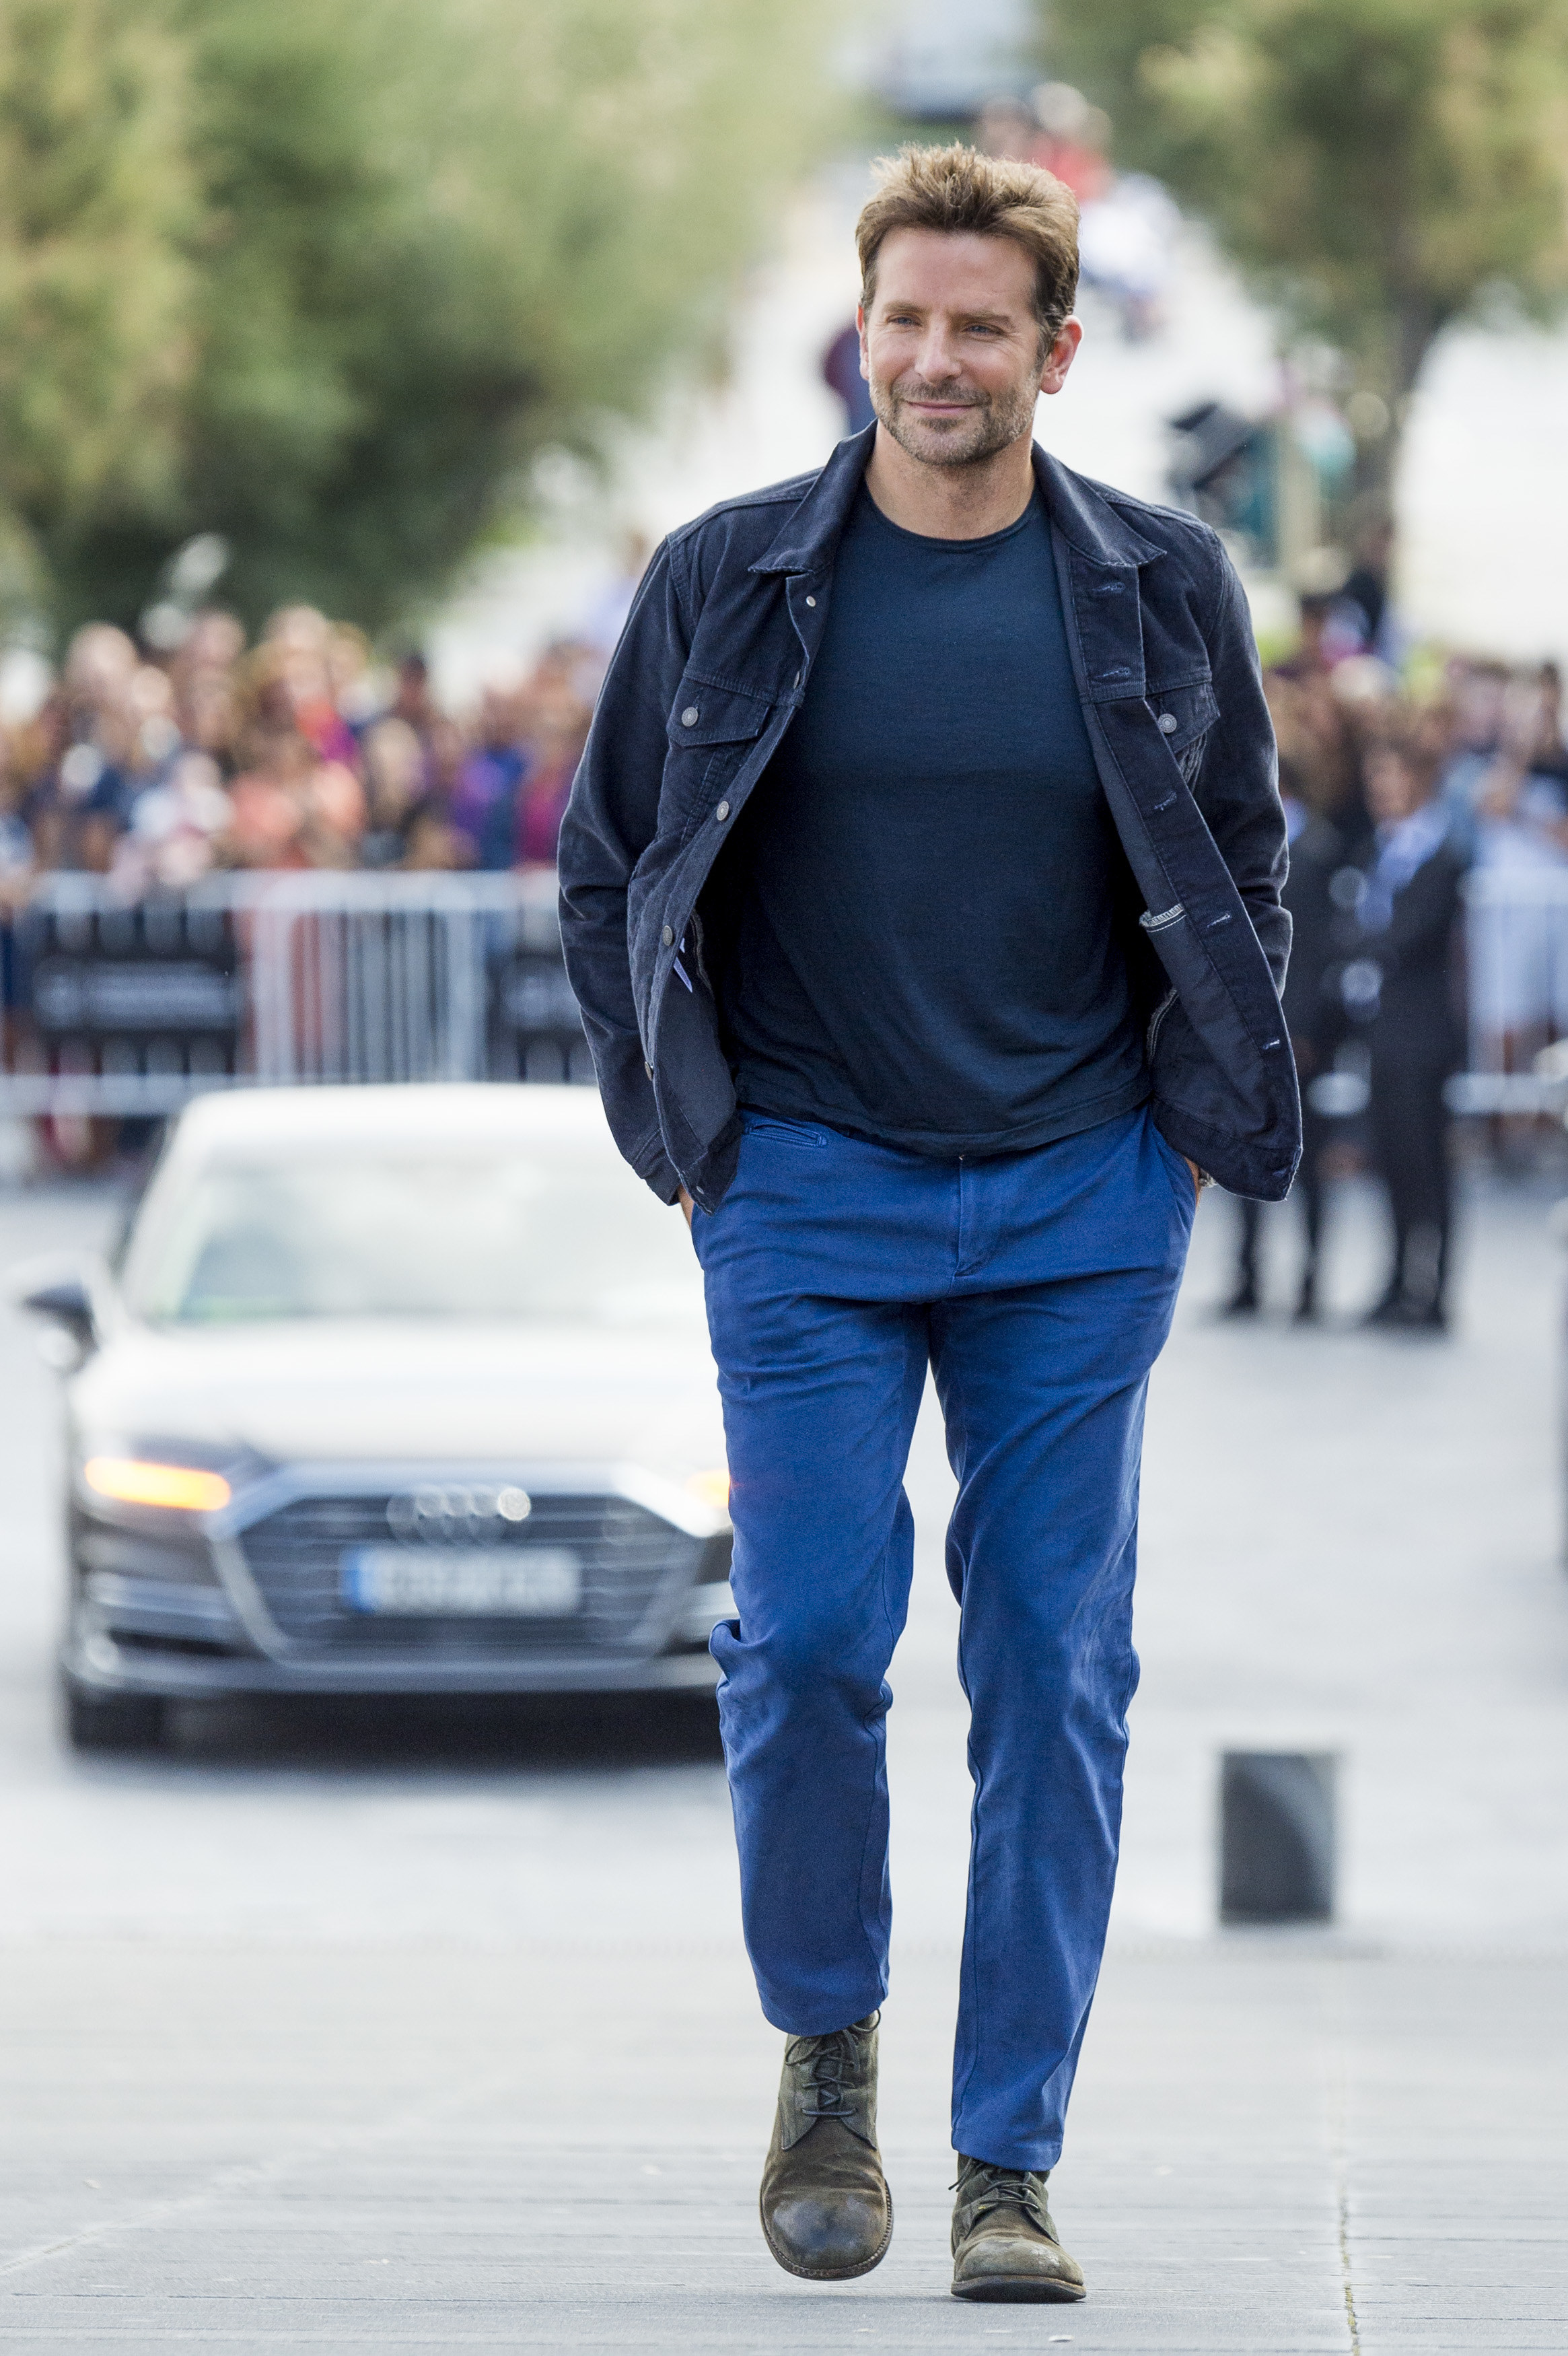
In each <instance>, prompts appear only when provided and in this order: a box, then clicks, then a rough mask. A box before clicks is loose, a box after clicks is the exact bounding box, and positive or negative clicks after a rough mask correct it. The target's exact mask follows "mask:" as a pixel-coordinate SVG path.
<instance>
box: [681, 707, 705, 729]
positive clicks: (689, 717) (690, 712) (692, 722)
mask: <svg viewBox="0 0 1568 2356" xmlns="http://www.w3.org/2000/svg"><path fill="white" fill-rule="evenodd" d="M701 717H702V714H701V713H700V712H699V710H698V708H697V706H696V704H695V703H688V705H687V707H686V710H685V711H684V712H682V713H681V715H680V724H681V726H682V727H683V728H695V727H696V725H697V723H698V722H699V720H700V719H701Z"/></svg>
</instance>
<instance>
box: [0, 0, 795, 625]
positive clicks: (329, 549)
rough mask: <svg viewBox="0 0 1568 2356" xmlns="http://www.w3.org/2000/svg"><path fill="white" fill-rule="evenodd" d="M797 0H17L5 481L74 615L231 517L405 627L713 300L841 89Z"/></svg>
mask: <svg viewBox="0 0 1568 2356" xmlns="http://www.w3.org/2000/svg"><path fill="white" fill-rule="evenodd" d="M821 21H822V20H821V16H820V14H819V13H818V11H817V9H816V7H815V6H814V5H805V6H804V7H801V6H792V7H790V8H784V9H781V8H778V7H777V6H775V5H773V0H442V5H439V6H432V5H430V0H0V75H3V82H0V502H3V504H4V508H5V510H6V511H8V512H7V514H6V515H5V518H4V521H5V522H6V523H8V525H9V531H10V541H11V545H12V548H13V550H17V549H21V550H25V551H26V552H27V553H28V555H29V557H30V560H31V562H32V567H33V573H34V578H35V580H36V581H37V583H38V584H41V589H42V594H43V595H44V597H45V599H46V601H47V603H48V605H49V606H50V607H51V609H52V611H53V613H54V615H55V616H56V618H57V619H58V620H59V622H60V623H61V624H62V625H63V626H69V625H70V624H71V623H72V622H74V621H75V620H77V619H79V618H80V617H81V616H85V615H87V614H94V613H97V614H108V615H111V616H114V617H116V618H119V619H122V620H130V619H133V617H134V616H135V615H136V614H137V613H138V612H139V611H140V609H141V607H142V606H143V605H144V604H145V603H146V601H147V599H148V597H149V596H150V595H151V594H152V593H153V590H154V587H155V583H156V580H157V576H158V573H159V571H160V568H161V567H162V566H163V565H164V564H165V562H166V561H167V559H168V557H169V555H170V553H171V552H172V550H173V549H174V548H175V547H176V546H177V545H178V544H179V543H180V542H181V541H183V540H184V539H186V538H187V536H189V535H190V534H192V533H194V532H197V531H218V532H220V533H222V534H223V535H224V537H225V538H226V539H227V540H228V541H229V542H230V544H231V546H232V548H233V551H234V560H233V564H232V568H231V571H230V573H229V574H228V575H227V576H226V578H225V580H224V583H223V594H224V595H225V596H226V597H228V598H229V599H231V600H232V601H233V602H235V603H236V604H237V605H239V606H240V609H241V610H242V611H243V612H245V613H246V614H247V615H248V616H250V617H251V618H254V617H255V616H258V615H259V614H260V613H261V612H262V611H264V610H265V609H266V608H267V607H268V606H269V605H272V604H275V603H277V602H279V601H280V600H282V599H284V598H293V597H306V598H310V599H313V600H315V601H317V602H319V603H321V604H323V605H326V606H328V607H329V608H330V609H331V610H333V611H335V612H337V613H340V614H345V615H348V616H353V617H354V618H357V619H358V620H359V621H361V622H363V623H365V624H367V625H368V626H371V627H373V628H375V627H379V626H383V625H385V624H386V623H387V622H388V621H389V620H390V619H392V618H394V617H395V616H397V615H398V614H399V613H400V612H403V611H406V610H407V608H408V606H409V605H410V602H411V600H413V599H417V598H418V597H420V596H421V595H423V594H428V593H430V592H431V591H432V590H435V589H437V588H439V587H440V586H441V584H443V581H444V580H446V579H447V578H449V577H450V575H451V573H452V571H453V567H454V566H455V565H456V564H458V563H459V562H461V561H462V559H463V558H464V555H465V554H466V553H467V552H468V551H469V550H470V549H471V548H472V547H473V546H474V544H475V540H476V539H477V538H478V537H479V535H480V534H481V533H482V532H483V531H484V530H485V529H486V527H487V526H488V525H489V524H490V523H491V522H492V521H493V520H494V519H495V518H496V516H497V514H499V513H501V512H503V511H505V510H506V509H507V508H508V507H512V506H515V505H516V504H517V500H518V498H519V497H520V491H519V485H520V483H521V481H522V479H523V473H524V470H525V468H526V464H527V461H528V458H529V456H530V455H532V454H533V453H534V452H535V451H537V450H538V449H539V447H540V446H541V444H545V443H547V442H551V441H559V440H566V441H577V442H581V443H583V444H588V443H590V442H591V441H592V435H593V432H594V428H595V424H596V422H597V421H600V420H602V419H603V417H605V416H609V415H623V416H624V415H628V414H636V413H638V412H640V411H641V410H643V409H644V408H645V405H646V403H647V402H648V400H649V398H650V396H651V394H652V393H653V392H654V391H655V390H656V387H657V385H658V383H659V381H660V380H661V377H662V374H663V372H664V370H665V369H666V368H667V364H668V362H669V360H670V359H671V358H672V356H673V355H675V354H676V353H677V352H679V351H681V350H682V349H688V348H691V347H692V345H693V344H694V342H696V341H698V340H699V339H700V338H701V337H703V336H704V335H705V334H707V333H709V331H710V330H711V329H712V327H714V325H715V323H716V321H717V318H718V316H719V315H720V308H721V305H722V300H723V295H724V293H725V290H726V289H727V287H728V285H729V284H730V283H731V280H732V277H733V273H734V271H735V268H736V266H737V265H738V264H739V263H740V262H741V261H742V260H743V259H744V258H745V257H746V256H747V254H748V253H749V252H752V251H753V250H754V248H755V246H756V244H757V242H758V241H759V240H761V239H765V236H766V233H767V226H768V217H769V212H770V209H771V208H772V207H773V205H774V204H775V203H776V200H777V198H778V196H779V193H780V191H781V188H782V187H783V186H784V183H785V181H786V180H787V177H788V176H789V175H790V174H791V172H793V171H794V170H795V169H797V168H798V166H799V165H800V163H801V161H802V160H803V157H804V155H805V154H806V153H807V152H808V150H809V146H810V144H811V141H812V138H813V136H814V134H815V131H816V126H817V123H818V122H819V118H820V113H821V107H822V100H821V97H820V93H819V91H818V87H817V83H816V54H817V50H818V48H819V45H820V28H821Z"/></svg>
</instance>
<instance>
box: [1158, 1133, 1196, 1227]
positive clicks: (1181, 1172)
mask: <svg viewBox="0 0 1568 2356" xmlns="http://www.w3.org/2000/svg"><path fill="white" fill-rule="evenodd" d="M1148 1133H1149V1135H1150V1136H1151V1137H1152V1138H1153V1140H1154V1146H1155V1151H1156V1152H1157V1154H1158V1155H1159V1158H1160V1160H1161V1162H1163V1163H1164V1165H1165V1174H1166V1177H1167V1178H1168V1181H1169V1183H1170V1191H1171V1193H1172V1194H1174V1195H1175V1196H1176V1200H1177V1204H1178V1206H1179V1208H1180V1209H1181V1210H1183V1211H1184V1212H1185V1213H1186V1215H1187V1216H1188V1217H1189V1218H1191V1217H1192V1215H1193V1214H1194V1212H1195V1211H1196V1210H1197V1208H1198V1187H1197V1183H1196V1181H1195V1180H1194V1178H1193V1175H1192V1171H1191V1166H1190V1164H1189V1162H1188V1160H1187V1157H1186V1155H1185V1154H1182V1153H1178V1151H1177V1150H1176V1148H1175V1146H1174V1145H1169V1144H1168V1143H1167V1141H1166V1140H1165V1139H1164V1138H1163V1137H1162V1136H1161V1135H1160V1133H1159V1131H1158V1130H1157V1128H1156V1127H1155V1125H1154V1122H1153V1120H1152V1119H1151V1120H1150V1122H1149V1125H1148Z"/></svg>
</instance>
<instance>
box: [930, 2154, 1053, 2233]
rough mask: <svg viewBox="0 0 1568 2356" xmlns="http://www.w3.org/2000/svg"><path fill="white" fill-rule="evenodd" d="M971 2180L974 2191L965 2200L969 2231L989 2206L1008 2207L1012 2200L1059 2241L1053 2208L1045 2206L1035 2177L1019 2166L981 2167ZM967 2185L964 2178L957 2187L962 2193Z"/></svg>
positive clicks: (1043, 2194) (1032, 2222)
mask: <svg viewBox="0 0 1568 2356" xmlns="http://www.w3.org/2000/svg"><path fill="white" fill-rule="evenodd" d="M968 2181H969V2184H970V2185H971V2186H972V2187H973V2190H971V2191H970V2193H969V2196H968V2198H967V2200H965V2201H964V2203H963V2205H964V2208H965V2210H966V2211H967V2212H968V2220H969V2223H968V2226H967V2227H965V2231H968V2230H969V2229H970V2228H972V2227H973V2226H975V2225H976V2224H977V2223H978V2222H979V2220H980V2219H981V2218H982V2217H983V2216H984V2215H985V2213H986V2211H987V2210H988V2209H1005V2208H1006V2207H1007V2206H1008V2203H1009V2202H1011V2203H1012V2204H1013V2206H1014V2207H1016V2208H1019V2209H1021V2210H1022V2211H1023V2212H1024V2215H1025V2216H1026V2217H1027V2218H1028V2219H1029V2223H1030V2224H1031V2225H1037V2226H1038V2227H1039V2228H1040V2232H1041V2233H1045V2234H1047V2235H1048V2236H1049V2237H1050V2239H1051V2241H1053V2242H1054V2241H1055V2239H1056V2234H1055V2233H1054V2231H1053V2230H1052V2227H1051V2211H1050V2210H1049V2209H1048V2208H1047V2207H1046V2205H1045V2193H1044V2191H1043V2190H1042V2189H1041V2187H1040V2185H1038V2184H1037V2183H1036V2182H1035V2181H1034V2179H1033V2178H1032V2177H1031V2176H1029V2175H1026V2174H1024V2173H1023V2172H1022V2171H1021V2170H1020V2169H1012V2168H1008V2169H1000V2168H997V2169H989V2168H988V2169H977V2170H976V2173H975V2174H974V2175H973V2176H971V2177H970V2178H969V2179H968ZM964 2186H965V2179H964V2178H963V2177H960V2178H959V2179H958V2181H957V2183H956V2184H955V2186H954V2187H953V2190H955V2192H958V2193H960V2194H961V2193H962V2192H963V2190H964Z"/></svg>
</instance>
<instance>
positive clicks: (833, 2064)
mask: <svg viewBox="0 0 1568 2356" xmlns="http://www.w3.org/2000/svg"><path fill="white" fill-rule="evenodd" d="M800 2041H801V2043H802V2044H803V2045H805V2044H808V2043H809V2044H812V2045H815V2046H816V2048H817V2051H816V2052H815V2053H813V2054H811V2055H810V2056H809V2057H808V2056H807V2055H805V2054H804V2053H803V2054H802V2055H801V2057H800V2058H801V2061H802V2062H805V2061H807V2060H809V2064H810V2069H811V2075H810V2078H809V2079H808V2080H807V2082H806V2087H805V2094H803V2095H802V2097H801V2108H802V2110H803V2111H804V2112H805V2115H806V2116H807V2118H816V2119H823V2118H836V2117H837V2115H839V2113H840V2112H842V2111H844V2110H846V2109H848V2097H847V2094H846V2090H845V2085H844V2080H845V2077H846V2075H847V2074H848V2073H849V2072H852V2071H854V2070H855V2069H856V2068H857V2066H858V2062H859V2056H858V2055H857V2053H856V2051H855V2042H854V2039H853V2037H852V2036H851V2034H850V2032H849V2030H848V2029H834V2030H833V2031H832V2033H831V2034H830V2035H829V2036H827V2037H814V2038H810V2039H806V2038H802V2039H801V2040H800ZM795 2066H796V2067H799V2066H800V2065H799V2064H798V2063H797V2064H796V2065H795Z"/></svg>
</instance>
